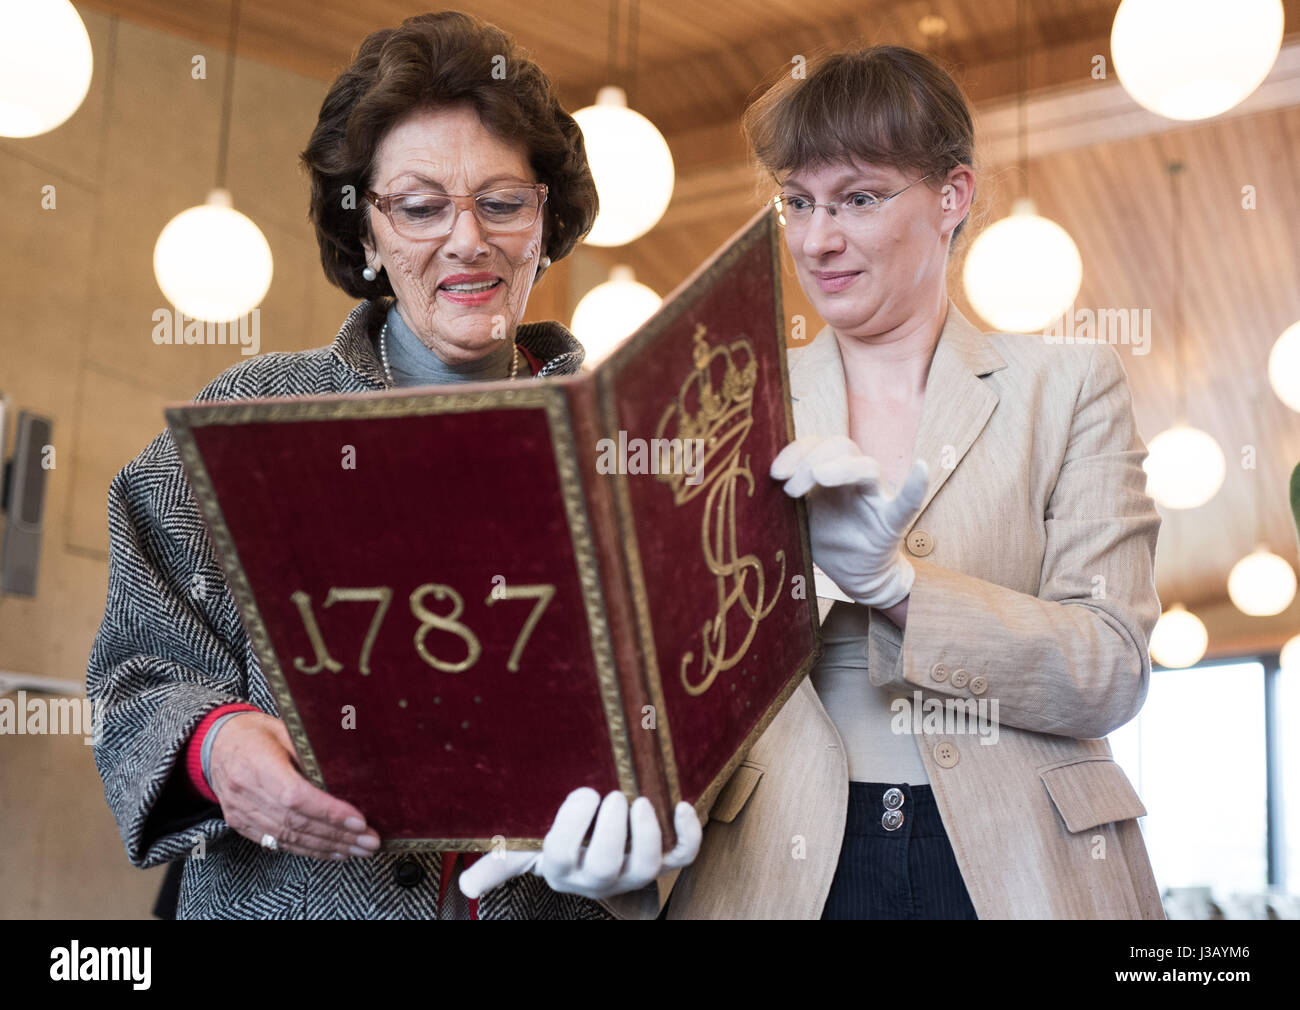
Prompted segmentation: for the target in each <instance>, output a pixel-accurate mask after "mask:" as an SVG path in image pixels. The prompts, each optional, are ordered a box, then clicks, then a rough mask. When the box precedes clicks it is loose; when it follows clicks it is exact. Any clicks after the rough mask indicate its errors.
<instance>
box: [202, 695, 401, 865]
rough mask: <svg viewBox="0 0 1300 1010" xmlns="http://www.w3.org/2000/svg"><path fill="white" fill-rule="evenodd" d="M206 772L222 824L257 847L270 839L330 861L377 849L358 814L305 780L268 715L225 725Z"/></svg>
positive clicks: (243, 715)
mask: <svg viewBox="0 0 1300 1010" xmlns="http://www.w3.org/2000/svg"><path fill="white" fill-rule="evenodd" d="M208 773H209V777H210V778H211V780H212V791H213V792H214V793H216V794H217V799H218V800H219V801H220V802H221V813H222V816H223V817H225V819H226V823H227V824H229V825H230V826H231V827H232V828H234V829H235V830H236V831H238V832H239V833H240V834H241V835H243V836H244V837H245V838H248V839H250V840H252V841H254V842H257V843H258V844H259V845H260V844H262V842H263V839H264V838H265V836H267V835H270V836H271V837H272V838H274V839H275V847H276V848H277V849H283V850H284V851H286V852H292V853H294V854H295V855H299V856H310V857H312V858H313V859H334V860H339V859H346V858H348V857H349V856H369V855H373V854H374V851H375V850H376V849H378V848H379V835H378V834H377V833H376V832H375V831H373V830H371V829H369V828H367V827H366V821H365V817H363V816H362V814H361V811H359V810H358V809H357V808H356V807H354V806H353V805H352V804H351V803H345V802H343V801H342V800H340V799H337V798H336V797H333V796H331V795H330V794H329V793H327V792H324V791H322V790H320V789H317V788H316V787H315V786H314V785H312V784H311V783H310V782H308V781H307V779H306V778H304V777H303V775H302V772H301V771H300V770H299V769H298V764H297V756H296V755H295V753H294V750H293V743H292V742H291V741H290V739H289V731H288V730H287V729H285V726H284V723H282V722H281V721H280V720H279V719H276V718H274V717H273V716H269V715H266V714H265V713H262V712H240V713H239V714H237V715H235V716H234V717H232V718H231V719H230V720H228V721H227V722H226V723H225V724H223V725H222V727H221V731H220V732H219V733H218V734H217V736H216V739H215V740H213V742H212V754H211V757H210V759H209V762H208Z"/></svg>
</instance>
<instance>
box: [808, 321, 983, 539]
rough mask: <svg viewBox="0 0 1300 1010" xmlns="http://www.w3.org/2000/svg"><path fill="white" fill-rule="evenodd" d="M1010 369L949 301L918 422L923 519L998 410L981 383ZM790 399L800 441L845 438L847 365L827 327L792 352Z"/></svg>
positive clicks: (916, 446)
mask: <svg viewBox="0 0 1300 1010" xmlns="http://www.w3.org/2000/svg"><path fill="white" fill-rule="evenodd" d="M1006 364H1007V363H1006V361H1005V360H1004V359H1003V357H1002V355H1000V354H999V353H998V352H997V351H996V350H995V349H994V347H993V345H992V344H991V343H990V342H989V340H988V337H986V336H985V335H984V334H983V333H981V332H980V331H979V329H977V328H976V327H975V326H974V325H973V324H972V323H971V322H970V320H968V319H967V318H966V317H965V316H963V315H962V314H961V312H960V310H959V309H958V308H957V306H956V305H955V304H954V303H953V301H952V299H951V298H950V299H949V300H948V315H947V318H946V319H945V320H944V324H943V329H942V331H940V333H939V341H938V343H937V344H936V346H935V350H934V357H933V358H932V359H931V362H930V371H929V373H928V376H927V378H926V385H925V401H924V405H923V407H922V410H921V423H920V426H919V428H918V429H917V433H916V441H915V443H914V444H913V446H912V458H913V459H924V460H925V462H926V464H927V465H928V467H929V469H930V486H929V488H928V489H927V490H926V494H925V499H924V500H923V501H922V503H921V508H920V510H919V511H918V512H917V516H918V517H919V516H920V514H921V512H924V511H925V508H926V506H928V505H929V504H930V500H931V499H932V498H934V496H935V494H937V493H938V491H939V488H941V487H942V486H943V484H944V482H945V481H946V480H947V479H948V476H949V474H951V473H952V472H953V470H955V469H956V468H957V466H958V464H959V463H961V460H962V458H963V457H964V456H965V455H966V451H967V450H968V449H969V448H970V447H971V445H972V443H974V441H975V439H976V437H977V436H978V435H979V433H980V432H981V431H982V430H983V428H984V425H985V423H986V422H987V421H988V419H989V415H990V414H992V413H993V408H994V407H995V406H997V402H998V394H997V393H995V392H994V391H993V389H992V387H990V386H989V385H988V384H987V383H985V382H983V381H982V379H981V377H982V376H985V375H988V374H989V373H990V372H995V371H997V370H998V369H1000V368H1005V367H1006ZM790 398H791V401H792V402H793V407H794V418H795V432H796V434H797V435H799V436H804V435H820V436H831V435H844V436H846V437H847V436H848V434H849V413H848V393H847V390H846V387H845V381H844V365H843V362H842V361H841V359H840V346H839V343H838V341H837V340H836V339H835V333H834V331H832V330H831V328H830V327H829V326H827V327H826V328H825V329H823V330H822V331H821V332H820V333H819V334H817V336H816V337H815V338H814V339H813V341H812V343H811V344H809V345H808V346H807V347H802V348H796V349H794V350H792V351H791V352H790ZM913 522H915V520H913ZM908 529H909V530H910V529H911V524H909V525H908ZM904 532H905V533H906V531H904Z"/></svg>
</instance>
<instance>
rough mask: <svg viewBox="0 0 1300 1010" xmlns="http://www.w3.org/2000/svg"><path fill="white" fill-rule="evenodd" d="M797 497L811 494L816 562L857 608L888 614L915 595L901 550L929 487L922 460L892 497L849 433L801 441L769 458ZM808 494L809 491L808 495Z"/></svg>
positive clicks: (810, 525) (912, 576) (810, 526)
mask: <svg viewBox="0 0 1300 1010" xmlns="http://www.w3.org/2000/svg"><path fill="white" fill-rule="evenodd" d="M770 472H771V475H772V477H774V478H775V479H776V480H781V481H785V487H784V490H785V493H786V494H788V495H790V497H792V498H798V497H799V496H800V495H805V494H807V495H808V529H809V535H810V537H811V540H812V552H813V560H814V561H816V562H817V566H818V567H819V568H820V569H821V570H822V571H824V572H825V573H826V574H827V575H829V576H830V578H831V580H832V581H833V582H834V583H835V584H836V585H837V586H839V587H840V588H841V589H842V590H844V592H845V593H846V594H847V595H848V596H849V597H850V598H851V599H853V600H855V601H856V602H858V603H862V604H865V605H867V606H869V607H877V608H882V609H883V608H887V607H892V606H893V605H894V604H896V603H898V602H900V601H901V600H902V599H903V598H904V597H906V596H907V595H908V593H910V592H911V591H912V582H913V580H914V579H915V577H916V573H915V571H914V570H913V568H912V565H911V563H910V562H909V561H908V560H907V558H906V557H905V556H904V555H903V553H902V551H901V550H900V546H901V544H902V540H903V532H904V531H905V530H906V529H907V526H908V524H909V523H910V522H911V521H912V520H913V519H914V518H915V517H916V514H917V513H918V512H919V511H920V510H921V502H922V501H924V500H925V492H926V488H927V487H928V486H929V471H928V468H927V467H926V465H925V460H922V459H918V460H916V461H915V462H914V463H913V464H912V469H911V472H909V473H908V475H907V478H906V479H905V480H904V481H903V486H902V487H901V488H899V489H898V493H897V494H896V495H894V496H893V497H892V498H891V497H889V496H888V495H886V494H885V493H884V490H883V487H882V481H881V476H880V465H879V464H878V463H877V462H876V461H875V460H874V459H872V458H871V457H870V456H866V455H864V454H863V452H862V450H861V449H860V448H858V444H857V443H856V442H854V441H853V439H851V438H848V437H846V436H844V435H835V436H833V437H822V436H816V435H809V436H805V437H804V438H797V439H795V440H794V441H793V442H791V443H790V444H789V445H787V446H786V447H785V448H784V449H782V450H781V451H780V452H779V453H778V454H777V457H776V459H774V460H772V467H771V471H770ZM809 492H811V493H809Z"/></svg>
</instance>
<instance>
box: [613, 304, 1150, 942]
mask: <svg viewBox="0 0 1300 1010" xmlns="http://www.w3.org/2000/svg"><path fill="white" fill-rule="evenodd" d="M790 387H791V397H792V400H793V407H794V418H795V430H796V434H797V435H800V436H803V435H847V434H848V408H847V397H846V394H845V381H844V371H843V366H842V364H841V361H840V353H839V345H838V344H837V342H836V339H835V335H834V333H832V332H831V330H830V328H829V327H828V328H826V329H824V330H822V332H821V333H820V334H818V335H817V337H816V339H814V340H813V341H812V342H811V343H810V344H808V345H807V346H806V347H803V348H797V349H794V350H792V351H791V352H790ZM913 455H914V456H916V457H920V458H923V459H925V460H926V462H927V463H928V464H929V469H930V486H929V489H928V491H927V493H926V497H925V499H924V502H923V504H922V507H921V511H920V513H919V515H918V516H917V518H916V520H915V521H914V522H913V523H912V524H911V525H910V526H909V528H908V530H907V533H906V535H905V538H904V543H905V548H904V549H905V550H906V551H907V552H908V556H909V560H910V561H911V562H912V565H913V566H914V568H915V570H916V581H915V584H914V585H913V587H912V594H911V598H910V602H909V603H908V614H907V627H906V630H905V631H900V630H899V629H898V627H897V626H896V625H894V624H893V623H892V622H891V621H889V619H888V618H886V617H884V616H883V615H881V614H880V613H878V612H877V611H875V610H872V611H871V614H870V617H871V621H870V631H869V635H868V649H867V662H868V674H867V675H868V677H869V678H870V680H871V683H873V684H876V685H879V686H882V687H883V686H886V685H888V686H891V687H894V688H901V689H903V693H905V694H906V695H908V696H909V697H913V692H918V691H919V692H920V695H921V701H922V704H921V708H922V710H924V709H925V707H926V703H927V701H928V700H929V699H937V701H938V703H940V704H942V703H943V702H944V700H945V699H962V700H963V701H962V704H963V705H965V706H967V707H966V711H967V712H970V713H974V712H975V709H974V707H973V706H974V705H978V703H979V701H980V700H983V701H984V702H985V703H986V705H985V714H986V715H988V716H992V714H993V712H994V708H993V704H992V703H993V702H994V701H995V700H996V702H997V707H996V721H997V724H998V733H997V736H996V742H994V743H985V742H982V740H985V739H991V734H990V735H985V736H984V737H981V736H980V735H979V734H978V733H976V732H974V731H973V727H971V728H970V730H971V731H966V732H963V731H962V727H961V724H960V723H959V722H957V723H950V722H945V723H942V724H939V723H931V724H930V725H928V726H923V727H922V729H923V731H922V732H920V733H916V734H914V735H913V738H914V740H915V741H916V744H917V747H918V749H919V752H920V757H921V760H922V762H923V763H924V765H925V768H926V772H927V773H928V775H929V778H930V785H931V787H932V788H933V790H934V796H935V800H936V802H937V804H938V807H939V811H940V814H941V816H942V818H943V823H944V826H945V828H946V830H947V832H948V836H949V838H950V839H951V841H952V846H953V850H954V852H955V854H956V858H957V864H958V866H959V867H960V869H961V873H962V877H963V879H964V880H965V882H966V887H967V889H968V890H969V892H970V896H971V901H972V902H973V903H974V906H975V911H976V913H977V914H978V915H979V917H980V918H981V919H998V918H1121V919H1139V918H1148V919H1150V918H1156V919H1159V918H1164V913H1163V910H1162V907H1161V902H1160V896H1159V891H1158V889H1157V887H1156V882H1155V880H1154V878H1153V876H1152V873H1151V866H1150V863H1149V860H1148V858H1147V853H1146V848H1145V846H1144V845H1143V842H1142V835H1141V832H1140V829H1139V827H1138V822H1137V821H1136V819H1135V818H1137V817H1139V816H1141V815H1143V814H1145V813H1146V809H1145V808H1144V807H1143V806H1142V803H1141V801H1140V800H1139V798H1138V796H1137V794H1136V793H1135V792H1134V790H1133V787H1132V785H1131V784H1130V783H1129V781H1128V778H1127V777H1126V776H1125V774H1124V772H1123V770H1122V769H1121V768H1120V766H1119V765H1118V764H1116V763H1115V761H1114V760H1113V759H1112V757H1111V751H1110V747H1109V745H1108V744H1107V743H1106V741H1105V740H1104V739H1101V738H1102V737H1104V736H1105V735H1106V734H1107V733H1110V732H1111V731H1112V730H1114V729H1117V728H1118V727H1120V726H1122V725H1123V724H1124V723H1126V722H1128V721H1129V720H1130V719H1132V718H1133V717H1134V716H1135V715H1136V714H1137V712H1138V709H1139V708H1141V706H1142V702H1143V700H1144V698H1145V697H1146V692H1147V684H1148V680H1149V678H1150V672H1151V663H1150V657H1149V655H1148V652H1147V641H1148V638H1149V636H1150V634H1151V630H1152V628H1153V627H1154V626H1155V623H1156V620H1157V618H1158V617H1159V616H1160V602H1159V600H1158V598H1157V596H1156V591H1155V584H1154V581H1153V569H1154V563H1155V550H1156V536H1157V532H1158V530H1159V527H1160V518H1159V514H1158V513H1157V512H1156V509H1155V506H1154V503H1153V502H1152V500H1151V499H1150V498H1149V497H1148V496H1147V495H1146V492H1145V487H1146V479H1145V474H1144V472H1143V470H1142V461H1143V459H1145V457H1146V447H1145V445H1144V444H1143V442H1142V440H1141V438H1140V437H1139V435H1138V433H1137V429H1136V426H1135V424H1134V420H1133V411H1132V402H1131V398H1130V393H1129V388H1128V380H1127V376H1126V373H1125V371H1124V366H1123V363H1122V361H1121V359H1120V356H1119V353H1118V352H1117V350H1116V349H1115V347H1114V346H1112V345H1109V344H1074V345H1063V344H1050V343H1048V342H1047V341H1046V340H1044V339H1043V338H1042V337H1041V336H1034V335H1023V334H1005V333H994V334H984V333H981V332H980V331H979V330H978V329H977V328H976V327H974V326H973V325H972V324H971V323H970V322H969V321H968V320H967V319H966V318H965V317H964V316H963V315H962V314H961V312H960V311H958V309H957V307H956V305H954V304H953V303H952V302H951V300H950V301H949V303H948V315H947V318H946V320H945V323H944V327H943V330H942V333H941V334H940V338H939V342H938V344H937V346H936V348H935V352H934V358H933V360H932V362H931V366H930V372H929V376H928V379H927V383H926V392H925V401H924V406H923V410H922V415H921V422H920V428H919V430H918V432H917V435H916V442H915V445H914V452H913ZM831 602H832V601H830V600H826V599H819V601H818V603H819V609H820V610H821V613H822V617H823V619H824V618H825V614H826V611H827V610H829V608H830V604H831ZM954 714H955V713H954ZM949 730H951V731H952V732H949ZM847 804H848V764H847V760H846V757H845V753H844V747H843V742H842V740H841V738H840V735H839V733H838V731H837V730H836V728H835V725H834V723H833V722H832V721H831V719H830V717H829V716H828V715H827V713H826V710H825V709H824V708H823V707H822V704H821V702H820V700H819V699H818V696H817V693H816V691H815V690H814V689H813V687H812V684H811V681H805V682H804V683H803V684H802V685H801V686H800V687H799V689H798V690H797V691H796V692H795V694H794V695H793V696H792V698H791V699H790V701H789V702H788V703H787V705H786V707H785V708H784V709H782V711H781V713H780V714H779V715H778V716H777V718H776V719H775V720H773V722H772V724H771V725H770V726H769V727H768V729H767V730H766V731H765V732H764V734H763V735H762V736H761V737H760V738H759V740H758V741H757V742H756V743H755V745H754V747H753V748H752V750H751V751H750V754H749V755H748V760H747V761H746V762H745V763H744V764H742V765H741V767H740V769H739V770H738V772H737V773H736V775H735V776H734V777H733V778H732V780H731V781H730V782H729V783H728V786H727V788H726V789H724V790H723V791H722V793H721V794H720V795H719V798H718V800H717V801H716V802H715V804H714V807H713V809H712V810H711V811H710V814H709V819H708V821H707V823H706V827H705V832H704V841H703V845H702V847H701V851H700V854H699V856H698V858H697V859H696V861H695V862H694V863H693V864H692V865H691V866H689V867H687V868H685V869H684V870H681V871H679V872H677V873H673V874H666V875H665V876H664V877H662V878H660V880H659V882H658V883H659V886H658V888H657V889H647V891H646V892H641V893H640V894H639V895H629V896H623V897H622V898H620V899H616V900H611V901H610V902H607V907H609V908H611V910H613V911H615V912H616V914H620V915H624V916H628V917H646V916H653V915H655V914H656V913H657V912H658V911H659V908H660V907H661V905H662V902H663V900H664V899H665V898H666V896H667V895H668V894H669V893H670V892H671V895H672V901H671V903H670V905H669V907H668V916H667V917H668V918H670V919H677V918H819V917H820V915H821V911H822V907H823V905H824V903H825V900H826V895H827V893H828V891H829V889H830V884H831V880H832V878H833V877H834V873H835V867H836V862H837V860H838V857H839V851H840V843H841V840H842V838H843V833H844V824H845V817H846V812H847ZM656 890H657V893H655V892H656ZM656 899H657V901H656Z"/></svg>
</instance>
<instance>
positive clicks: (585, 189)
mask: <svg viewBox="0 0 1300 1010" xmlns="http://www.w3.org/2000/svg"><path fill="white" fill-rule="evenodd" d="M456 102H469V103H472V105H473V106H474V108H475V109H476V110H477V111H478V114H479V117H480V118H481V119H482V121H483V125H484V126H485V127H486V128H487V129H488V130H490V131H491V132H492V133H494V134H495V135H496V136H498V137H500V138H502V139H503V140H506V141H508V142H510V143H522V144H523V146H524V148H525V150H526V151H527V152H528V160H529V163H530V164H531V166H532V168H533V171H534V172H536V173H537V178H538V180H539V181H541V182H544V183H546V185H547V187H548V194H547V198H546V204H545V206H544V208H543V211H544V216H543V223H542V249H543V251H544V252H545V254H546V255H547V256H549V257H550V258H551V260H552V261H554V260H558V259H560V258H561V257H563V256H566V255H568V253H569V252H570V251H572V249H573V247H574V246H575V245H577V243H578V242H580V241H581V240H582V238H583V236H584V235H586V234H587V232H588V231H590V230H591V226H592V224H593V223H594V222H595V220H596V211H597V209H598V207H599V203H598V201H597V198H596V184H595V182H594V181H593V180H592V177H591V169H590V167H589V166H588V164H587V151H586V147H585V146H584V144H583V141H582V131H581V130H580V129H579V128H578V124H577V123H576V122H575V121H574V119H573V117H572V116H570V115H569V114H568V113H567V112H565V111H564V109H563V108H561V107H560V102H559V98H558V97H557V95H556V92H555V89H554V87H553V86H552V84H551V82H550V80H549V78H547V76H546V75H545V74H544V73H543V72H542V70H541V68H540V67H539V66H538V65H537V64H536V63H534V62H533V61H532V60H531V59H529V58H528V57H527V55H525V54H524V52H523V51H522V50H520V49H519V48H517V47H516V46H515V44H514V41H513V40H512V39H511V37H510V36H509V35H507V34H506V33H505V32H504V31H502V30H501V29H499V28H497V27H495V26H494V25H490V24H487V23H486V22H483V21H480V20H479V19H478V18H475V17H473V16H471V15H469V14H462V13H461V12H459V11H439V12H437V13H432V14H421V15H419V16H418V17H410V18H407V19H406V20H405V21H403V22H402V24H401V26H400V27H398V28H386V29H384V30H382V31H377V32H373V33H372V34H370V35H368V36H366V39H365V41H364V42H362V43H361V47H360V49H358V51H357V55H356V58H355V59H354V60H353V61H352V65H351V66H350V67H348V68H347V70H345V71H344V72H343V73H342V74H341V75H339V78H338V79H337V80H336V81H335V82H334V83H333V85H331V87H330V89H329V93H328V94H326V96H325V101H324V102H323V103H322V104H321V109H320V115H319V117H318V118H317V121H316V128H315V129H314V130H313V131H312V135H311V140H310V141H309V142H308V144H307V149H306V150H305V151H303V152H302V154H301V155H300V160H301V162H302V164H303V166H304V167H305V168H306V169H307V171H308V173H309V174H310V177H311V205H310V209H309V211H308V215H307V216H308V217H309V218H310V219H311V222H312V224H313V225H314V226H315V228H316V241H317V243H318V244H319V245H320V257H321V265H322V266H323V267H324V268H325V276H326V277H327V278H328V279H329V281H330V283H332V284H334V285H336V286H337V287H340V288H342V289H343V290H344V291H346V292H347V293H348V294H350V295H352V296H353V297H356V298H367V299H374V298H380V297H383V296H385V295H392V294H393V293H394V292H393V288H392V285H391V284H389V282H388V273H387V271H382V272H380V274H379V276H378V277H377V278H376V279H375V280H373V281H368V280H366V279H365V278H364V277H363V276H362V275H361V271H362V269H363V268H364V267H365V265H366V262H365V249H364V248H363V246H362V244H361V239H362V238H363V237H364V238H366V239H367V241H371V242H372V244H373V234H372V232H371V230H370V215H369V213H367V210H368V208H369V207H370V206H371V205H370V204H369V203H368V202H367V201H366V200H365V199H364V197H363V196H362V194H363V193H365V191H366V190H368V189H372V188H373V185H372V182H373V174H374V166H375V157H376V155H377V153H378V150H379V145H380V143H381V142H382V140H383V138H384V136H385V134H387V132H388V131H389V130H390V129H391V128H392V127H393V126H395V125H396V124H397V123H398V122H399V121H401V120H402V119H404V118H405V117H406V116H407V115H409V114H410V113H412V112H414V111H416V110H417V109H422V108H440V107H442V106H445V105H448V104H451V103H456ZM346 187H351V189H347V188H346Z"/></svg>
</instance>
